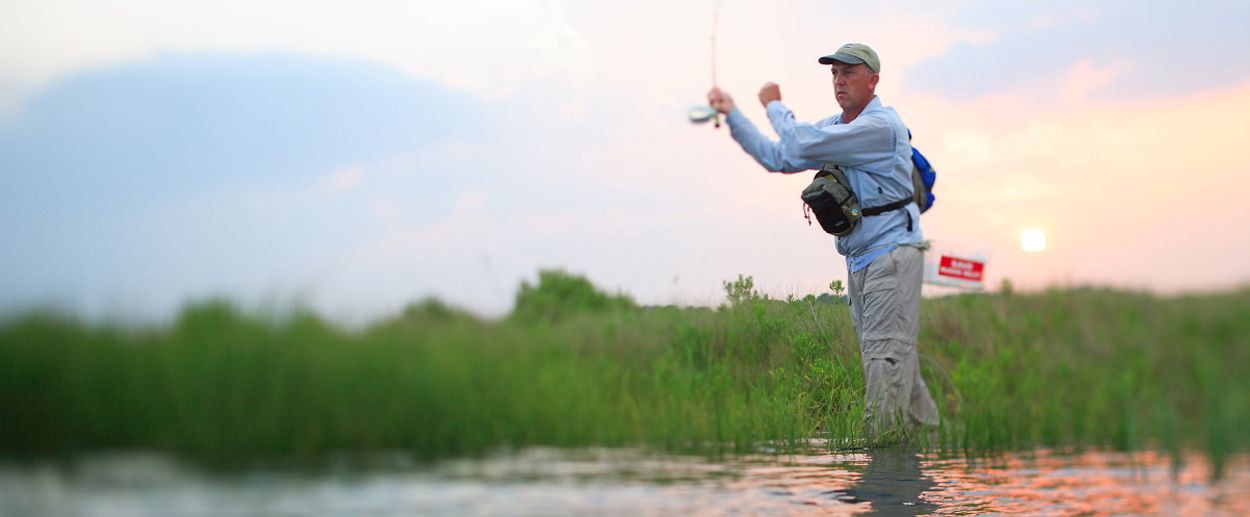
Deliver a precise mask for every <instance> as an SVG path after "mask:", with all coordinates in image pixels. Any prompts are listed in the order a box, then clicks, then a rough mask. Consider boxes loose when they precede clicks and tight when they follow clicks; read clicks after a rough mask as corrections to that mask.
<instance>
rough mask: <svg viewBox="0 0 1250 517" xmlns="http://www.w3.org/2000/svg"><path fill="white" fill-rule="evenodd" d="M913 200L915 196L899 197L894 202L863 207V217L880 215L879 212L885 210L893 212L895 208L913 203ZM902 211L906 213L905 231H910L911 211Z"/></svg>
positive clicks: (914, 200)
mask: <svg viewBox="0 0 1250 517" xmlns="http://www.w3.org/2000/svg"><path fill="white" fill-rule="evenodd" d="M915 202H916V198H914V197H909V198H907V199H900V200H898V201H895V202H893V203H890V204H887V205H881V206H873V207H868V208H865V209H864V210H863V214H864V217H870V216H874V215H881V214H884V213H886V212H893V211H895V210H898V209H901V208H904V207H906V206H907V205H910V204H912V203H915ZM903 213H905V214H907V231H909V232H910V231H911V230H912V221H911V212H903Z"/></svg>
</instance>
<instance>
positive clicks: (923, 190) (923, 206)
mask: <svg viewBox="0 0 1250 517" xmlns="http://www.w3.org/2000/svg"><path fill="white" fill-rule="evenodd" d="M907 139H908V140H911V130H910V129H908V130H907ZM911 163H912V166H913V167H912V173H911V182H912V187H913V188H915V192H916V204H917V205H919V206H920V213H922V214H923V213H925V211H927V210H929V208H930V207H932V206H933V200H934V199H935V198H934V197H933V184H934V183H937V171H935V170H933V165H931V164H930V163H929V160H928V159H927V158H925V157H924V155H923V154H920V150H919V149H916V146H912V148H911Z"/></svg>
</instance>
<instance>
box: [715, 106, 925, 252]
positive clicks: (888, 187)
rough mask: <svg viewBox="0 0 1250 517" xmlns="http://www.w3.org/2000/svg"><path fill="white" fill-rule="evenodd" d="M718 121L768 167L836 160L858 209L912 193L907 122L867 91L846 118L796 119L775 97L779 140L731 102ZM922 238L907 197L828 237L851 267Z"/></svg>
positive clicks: (804, 167) (810, 166)
mask: <svg viewBox="0 0 1250 517" xmlns="http://www.w3.org/2000/svg"><path fill="white" fill-rule="evenodd" d="M725 120H726V122H728V123H729V129H730V134H731V135H732V136H733V139H734V140H736V141H737V142H738V144H739V145H741V146H742V149H743V150H745V151H746V152H747V153H748V154H750V155H751V156H752V157H754V158H755V161H757V162H759V164H760V165H762V166H764V168H765V169H767V170H768V171H769V172H782V173H787V174H789V173H795V172H802V171H809V170H819V169H820V168H822V167H823V166H824V164H833V165H838V166H841V167H842V170H844V171H846V177H847V180H848V181H850V182H851V189H852V190H854V191H855V194H856V195H857V196H859V205H860V206H861V207H864V208H868V207H874V206H882V205H886V204H889V203H892V202H895V201H898V200H900V199H908V198H910V197H911V196H912V192H913V190H912V188H913V187H912V182H911V174H912V163H911V143H910V142H909V141H908V139H907V127H906V126H904V125H903V120H902V119H900V118H899V116H898V113H896V112H895V111H894V109H893V108H889V107H885V106H882V105H881V100H880V99H879V98H877V97H875V96H874V97H873V98H872V101H871V102H869V103H868V106H867V107H865V108H864V111H863V113H860V114H859V116H858V117H855V120H853V121H851V123H849V124H847V123H844V122H842V114H841V113H839V114H837V115H834V116H832V117H829V118H826V119H824V120H821V121H819V122H816V123H815V124H808V123H805V122H796V121H795V119H794V113H793V112H791V111H790V108H787V107H786V106H785V105H784V104H782V103H781V101H773V102H770V103H768V120H769V122H771V123H772V126H773V130H774V131H776V132H777V135H778V136H779V137H781V140H780V141H773V140H772V139H770V138H768V137H767V136H764V134H763V133H761V132H760V130H759V129H757V128H756V127H755V124H753V123H751V121H750V120H749V119H747V117H746V115H743V114H742V112H741V111H739V110H738V109H736V108H735V109H734V110H733V111H732V112H731V113H729V115H728V116H727V117H726V118H725ZM796 197H797V196H796ZM909 218H910V219H909ZM909 221H910V223H911V230H908V222H909ZM922 242H924V234H923V233H921V231H920V208H919V207H918V206H916V204H915V203H912V204H909V205H907V206H906V207H905V208H902V209H899V210H891V211H889V212H886V213H884V214H881V215H877V216H872V217H865V218H863V219H861V220H860V223H859V227H858V228H856V229H855V231H853V232H851V234H850V235H847V236H845V237H837V238H836V246H837V249H838V253H840V254H842V255H844V256H845V257H846V267H847V269H848V270H850V271H851V272H855V271H859V270H861V269H863V268H865V267H867V266H868V264H870V263H872V261H873V260H874V259H876V258H877V257H880V256H882V255H885V254H886V253H889V252H890V251H891V250H893V249H894V248H897V247H898V246H900V245H908V244H920V243H922Z"/></svg>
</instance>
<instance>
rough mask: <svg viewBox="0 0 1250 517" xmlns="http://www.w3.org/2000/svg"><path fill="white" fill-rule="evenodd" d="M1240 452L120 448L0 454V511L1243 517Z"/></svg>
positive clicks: (1249, 474) (1247, 489) (1249, 479)
mask: <svg viewBox="0 0 1250 517" xmlns="http://www.w3.org/2000/svg"><path fill="white" fill-rule="evenodd" d="M1247 493H1250V461H1247V459H1246V458H1244V457H1242V458H1237V459H1235V461H1233V462H1232V465H1231V467H1230V468H1229V470H1228V471H1227V472H1226V474H1225V476H1224V478H1223V479H1221V480H1218V481H1213V480H1212V479H1211V478H1210V467H1209V465H1207V464H1206V462H1204V461H1203V460H1202V458H1201V456H1199V455H1189V456H1187V457H1186V461H1185V463H1184V465H1183V466H1182V467H1181V468H1179V469H1175V470H1174V469H1173V468H1172V465H1171V461H1170V459H1169V458H1168V457H1165V456H1163V455H1159V454H1155V453H1134V454H1127V453H1112V452H1088V453H1082V454H1056V453H1050V452H1046V451H1038V452H1029V453H1015V454H1008V455H1003V456H1000V457H997V458H994V459H982V460H969V459H966V458H952V457H942V456H939V455H936V454H916V453H913V452H906V451H893V450H880V451H861V452H852V453H843V454H810V455H782V456H775V455H769V454H760V455H753V456H735V457H730V458H722V459H720V460H709V459H706V458H702V457H687V456H671V455H656V454H647V453H644V452H641V451H635V450H621V449H580V450H560V449H548V448H533V449H526V450H523V451H519V452H515V453H508V454H498V455H495V456H492V457H488V458H484V459H460V460H448V461H441V462H438V463H435V464H424V465H421V464H415V463H412V462H410V461H409V460H407V459H406V457H405V456H403V455H401V454H395V455H389V456H386V457H384V458H382V459H380V460H378V461H374V462H373V463H372V465H371V466H370V467H368V468H362V467H359V466H355V464H353V465H346V464H344V465H343V466H338V467H328V468H326V469H322V470H319V471H316V472H310V471H306V470H294V469H276V468H274V469H254V470H250V471H246V472H241V473H240V472H235V473H229V474H223V473H210V472H206V471H204V470H202V469H197V468H195V467H192V466H189V465H187V464H184V463H180V462H177V461H174V460H171V459H170V458H168V457H165V456H161V455H156V454H145V453H126V454H110V455H93V456H88V457H82V458H78V459H74V460H69V461H60V462H39V463H34V464H21V465H19V464H14V463H11V462H8V463H0V515H3V516H6V517H23V516H36V515H70V516H79V515H80V516H96V515H99V516H130V515H133V516H146V515H172V516H208V515H214V516H216V515H284V516H286V515H456V516H459V515H536V516H537V515H542V516H548V515H622V516H624V515H682V516H698V515H926V514H935V515H970V514H986V513H989V514H1028V515H1073V514H1082V515H1247V514H1250V504H1248V503H1247V499H1246V496H1245V494H1247Z"/></svg>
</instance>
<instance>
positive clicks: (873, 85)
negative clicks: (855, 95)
mask: <svg viewBox="0 0 1250 517" xmlns="http://www.w3.org/2000/svg"><path fill="white" fill-rule="evenodd" d="M880 79H881V75H880V74H872V77H870V78H869V79H868V87H869V88H872V89H873V90H876V89H877V81H878V80H880Z"/></svg>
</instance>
